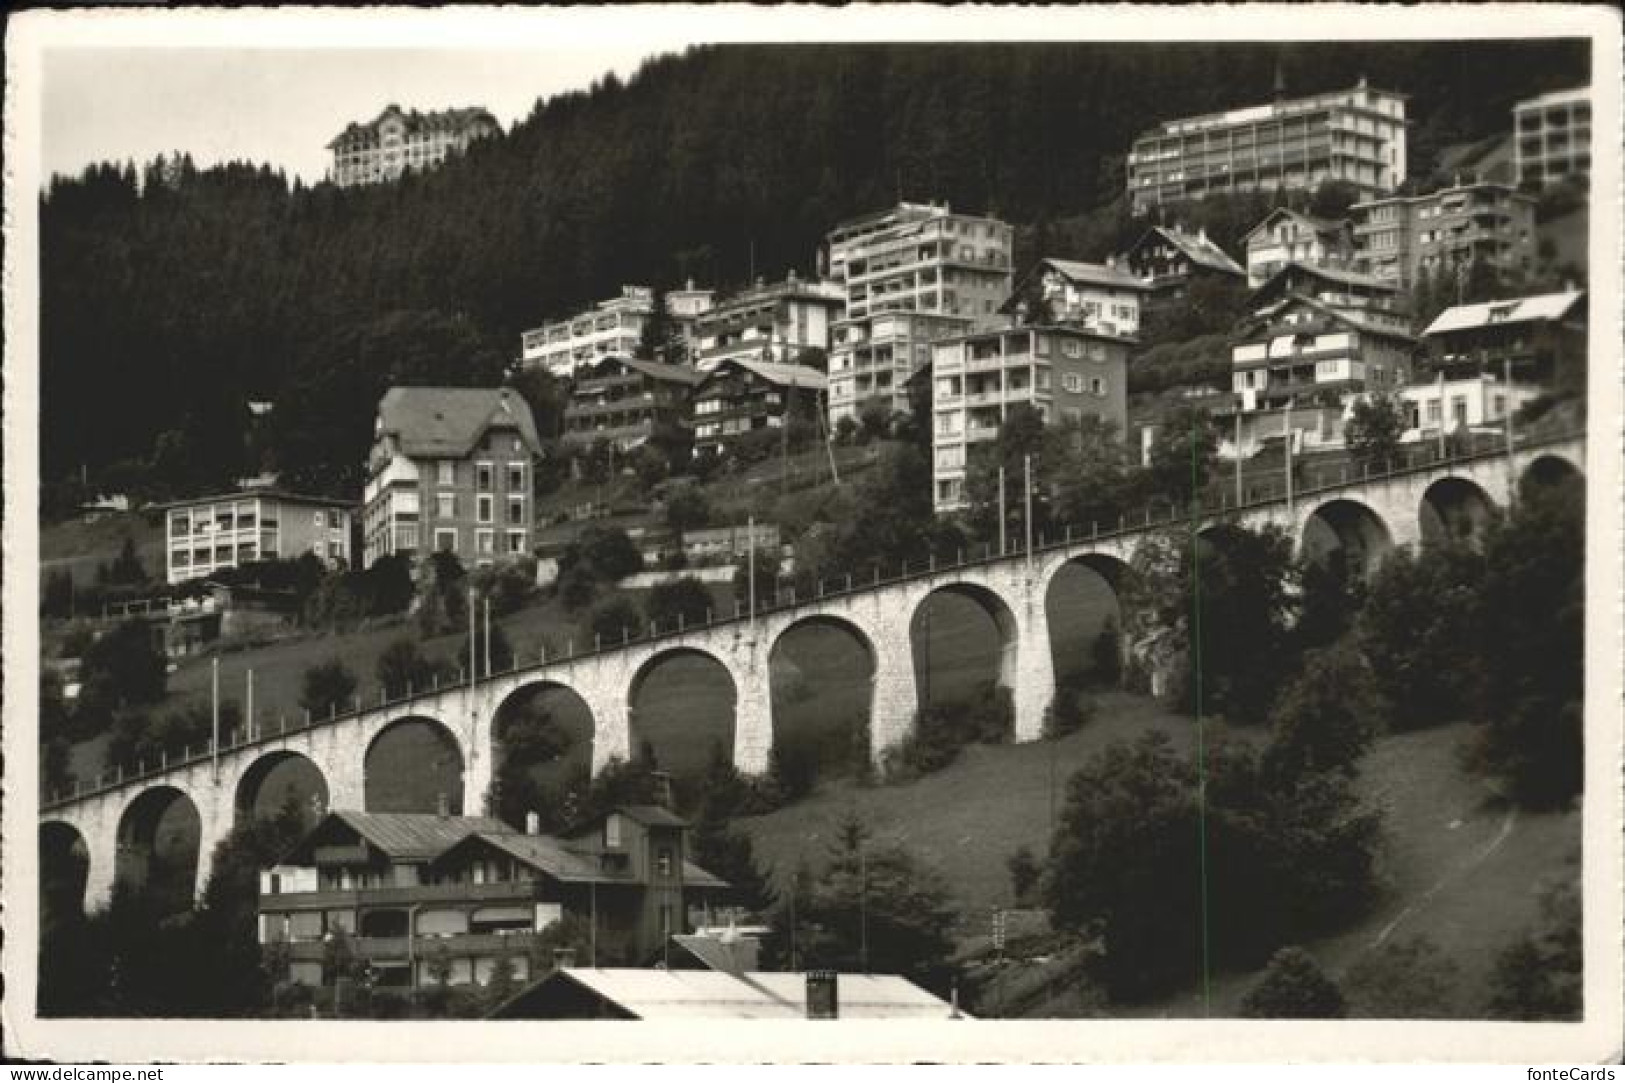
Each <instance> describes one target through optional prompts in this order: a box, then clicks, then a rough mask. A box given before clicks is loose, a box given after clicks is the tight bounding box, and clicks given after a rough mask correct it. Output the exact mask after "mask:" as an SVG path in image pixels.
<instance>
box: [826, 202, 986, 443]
mask: <svg viewBox="0 0 1625 1083" xmlns="http://www.w3.org/2000/svg"><path fill="white" fill-rule="evenodd" d="M826 243H827V245H828V259H829V273H830V277H831V278H833V279H834V280H835V281H836V282H837V283H839V284H840V285H841V286H842V287H844V289H845V291H846V310H845V312H844V313H843V314H842V316H841V318H840V319H839V320H838V321H837V322H836V324H835V326H834V329H833V333H832V336H831V342H830V356H829V375H830V396H829V421H830V427H831V429H833V428H834V426H835V425H836V423H838V422H839V421H840V419H841V418H843V417H854V418H855V417H856V416H857V414H858V412H859V410H860V409H861V407H862V406H863V404H864V403H865V402H866V401H868V400H869V399H877V400H879V401H881V402H882V403H884V404H885V405H886V406H887V407H889V408H890V409H891V410H893V411H903V412H906V411H907V410H908V409H909V401H908V395H907V393H906V391H905V390H904V384H905V383H906V382H907V380H908V378H909V377H910V376H911V375H913V373H914V372H915V371H916V370H917V369H919V368H920V367H921V366H922V365H924V364H925V363H926V362H927V361H928V360H930V345H931V343H932V342H934V341H935V340H936V339H937V338H941V337H945V336H947V335H952V334H959V333H962V332H964V331H969V330H972V329H974V328H976V327H978V326H993V325H995V324H997V323H999V322H1001V320H1000V318H999V315H998V313H999V309H1000V307H1001V306H1002V305H1003V304H1004V302H1005V300H1006V299H1007V298H1008V297H1009V296H1010V284H1011V251H1012V248H1013V245H1014V231H1013V230H1012V229H1011V227H1010V226H1009V225H1008V224H1007V223H1005V222H1001V221H999V220H998V219H996V218H992V217H986V216H976V215H965V214H954V213H953V212H952V211H950V210H949V208H948V207H946V206H937V205H935V204H919V203H899V204H898V205H897V206H896V207H893V208H891V209H889V210H886V211H882V212H880V213H878V214H871V215H866V216H864V217H862V218H857V219H853V220H851V221H848V222H843V223H841V224H840V225H839V226H837V227H836V228H835V229H833V230H832V231H830V233H829V236H828V237H827V238H826ZM898 313H918V314H919V315H920V316H921V317H923V318H921V319H908V320H895V319H888V318H887V317H889V316H892V315H893V314H898Z"/></svg>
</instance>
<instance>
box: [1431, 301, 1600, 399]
mask: <svg viewBox="0 0 1625 1083" xmlns="http://www.w3.org/2000/svg"><path fill="white" fill-rule="evenodd" d="M1422 344H1423V346H1425V347H1426V350H1425V354H1424V363H1425V365H1426V367H1427V369H1428V370H1429V372H1430V373H1433V372H1443V373H1445V374H1446V375H1447V377H1448V378H1450V379H1457V378H1472V377H1477V376H1479V375H1481V374H1483V373H1489V374H1490V375H1494V376H1500V375H1504V373H1505V371H1506V367H1507V366H1508V365H1510V366H1511V368H1512V375H1513V377H1514V378H1515V379H1516V380H1519V381H1524V382H1529V383H1537V384H1543V385H1546V386H1548V387H1549V386H1552V385H1563V386H1565V387H1569V388H1572V389H1575V390H1578V389H1580V388H1583V387H1584V379H1585V364H1586V306H1585V294H1584V293H1583V292H1582V291H1580V290H1567V291H1564V292H1562V293H1547V294H1541V295H1539V296H1535V297H1515V298H1512V299H1510V300H1506V301H1485V302H1483V303H1481V304H1475V305H1457V306H1455V307H1454V308H1447V309H1445V310H1444V311H1443V312H1441V313H1440V314H1439V316H1438V318H1437V319H1435V320H1434V321H1433V322H1432V323H1431V324H1429V325H1428V327H1427V330H1425V331H1423V332H1422Z"/></svg>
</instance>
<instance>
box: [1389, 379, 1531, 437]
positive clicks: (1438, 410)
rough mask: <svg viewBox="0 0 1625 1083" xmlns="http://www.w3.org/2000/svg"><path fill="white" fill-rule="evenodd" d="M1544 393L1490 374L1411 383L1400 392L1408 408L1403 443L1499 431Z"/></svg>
mask: <svg viewBox="0 0 1625 1083" xmlns="http://www.w3.org/2000/svg"><path fill="white" fill-rule="evenodd" d="M1440 375H1441V377H1442V376H1443V374H1442V373H1441V374H1440ZM1542 393H1543V389H1542V388H1540V387H1539V386H1537V385H1534V384H1525V383H1517V382H1513V383H1510V384H1509V383H1507V382H1505V380H1503V379H1502V378H1501V377H1499V376H1492V375H1491V374H1489V373H1487V372H1486V373H1483V374H1481V375H1479V376H1470V377H1466V378H1463V379H1457V380H1446V379H1442V378H1441V379H1437V380H1433V381H1427V380H1423V381H1421V382H1420V383H1415V384H1411V385H1409V386H1408V387H1404V388H1401V389H1400V392H1399V398H1400V401H1401V402H1402V403H1403V404H1404V408H1405V431H1404V433H1403V434H1402V435H1401V436H1400V441H1401V442H1402V443H1415V442H1418V441H1424V440H1435V439H1438V438H1439V436H1440V435H1446V436H1450V435H1456V434H1461V433H1468V432H1472V431H1474V430H1479V431H1483V430H1486V429H1499V428H1501V427H1502V426H1504V425H1505V424H1506V423H1507V418H1508V416H1509V415H1511V414H1515V413H1517V412H1518V410H1519V409H1520V408H1522V407H1523V406H1524V405H1525V404H1526V403H1529V402H1532V401H1534V400H1535V399H1537V398H1539V397H1540V396H1541V394H1542ZM1441 429H1442V430H1443V431H1442V433H1441Z"/></svg>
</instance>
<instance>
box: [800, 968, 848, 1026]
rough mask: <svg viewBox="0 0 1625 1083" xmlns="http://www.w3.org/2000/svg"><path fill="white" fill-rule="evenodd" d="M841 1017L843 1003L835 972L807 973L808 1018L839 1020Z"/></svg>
mask: <svg viewBox="0 0 1625 1083" xmlns="http://www.w3.org/2000/svg"><path fill="white" fill-rule="evenodd" d="M840 1017H841V1002H840V996H839V993H838V991H837V989H836V974H835V971H833V970H809V971H807V1018H808V1019H839V1018H840Z"/></svg>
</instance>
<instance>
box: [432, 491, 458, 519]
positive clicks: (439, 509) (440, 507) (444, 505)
mask: <svg viewBox="0 0 1625 1083" xmlns="http://www.w3.org/2000/svg"><path fill="white" fill-rule="evenodd" d="M434 513H435V516H436V518H440V519H455V518H457V494H456V493H437V494H435V498H434Z"/></svg>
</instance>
